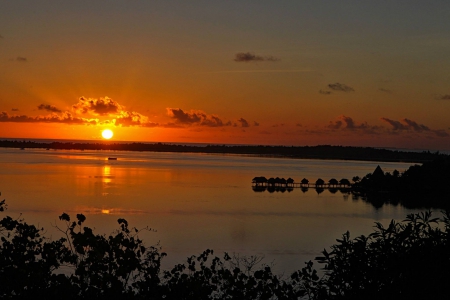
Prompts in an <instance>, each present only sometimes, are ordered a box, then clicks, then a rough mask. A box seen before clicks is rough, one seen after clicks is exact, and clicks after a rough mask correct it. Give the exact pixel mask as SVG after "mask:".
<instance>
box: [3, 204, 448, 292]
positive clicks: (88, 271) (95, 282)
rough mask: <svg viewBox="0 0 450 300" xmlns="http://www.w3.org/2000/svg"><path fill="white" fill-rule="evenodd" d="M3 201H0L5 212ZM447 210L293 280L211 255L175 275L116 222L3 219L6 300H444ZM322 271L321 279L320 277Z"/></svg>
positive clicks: (251, 262)
mask: <svg viewBox="0 0 450 300" xmlns="http://www.w3.org/2000/svg"><path fill="white" fill-rule="evenodd" d="M4 209H5V201H4V200H3V201H1V202H0V210H1V211H3V210H4ZM449 217H450V213H449V212H445V213H444V214H443V218H442V219H440V220H438V219H436V218H432V216H431V212H423V213H420V214H411V215H408V216H407V217H406V220H404V221H403V222H400V223H397V222H395V221H391V222H390V224H389V225H388V226H387V227H384V226H382V225H381V224H379V223H376V224H375V227H374V228H375V229H374V232H373V233H371V234H369V235H368V236H359V237H356V238H355V239H351V238H350V234H349V233H348V232H347V233H345V234H343V236H342V237H341V238H340V239H338V240H337V244H335V245H333V246H331V249H330V250H324V251H323V256H321V257H318V258H316V262H317V263H319V264H321V265H322V267H323V270H322V271H320V272H318V271H317V270H315V269H314V265H313V263H312V262H307V263H306V265H305V267H304V268H303V269H301V270H299V271H296V272H294V273H292V274H290V275H288V276H279V275H276V274H274V273H273V272H272V270H271V268H270V266H267V265H262V266H261V267H257V266H256V265H255V264H256V263H257V262H258V261H259V260H258V259H257V258H255V257H242V258H240V257H236V256H233V257H230V256H229V255H228V254H227V253H225V255H224V256H223V258H219V257H216V256H214V253H213V251H212V250H206V251H204V252H203V253H202V254H200V255H198V256H191V257H189V258H187V260H186V262H185V263H183V264H178V265H176V266H174V267H173V268H172V269H171V270H161V261H162V259H163V258H164V256H165V253H162V252H161V251H160V248H159V247H158V246H150V247H148V246H145V245H144V243H143V241H142V240H141V239H139V236H138V234H139V230H137V229H135V228H130V227H129V226H128V223H127V221H126V220H124V219H119V220H118V223H119V229H118V230H117V231H115V232H114V233H112V234H110V235H108V236H105V235H99V234H95V233H94V231H93V230H92V229H91V228H88V227H84V226H83V223H84V221H85V219H86V218H85V216H84V215H82V214H78V215H77V216H76V220H75V221H73V220H71V218H70V216H69V215H67V214H65V213H63V214H62V215H61V216H60V217H59V219H60V224H59V225H55V226H58V228H59V229H60V230H61V231H62V232H63V235H64V236H65V238H61V239H58V240H50V239H48V238H45V237H44V236H43V234H44V229H39V228H37V227H35V226H34V225H30V224H27V223H26V222H24V220H22V219H13V218H11V217H9V216H6V217H4V218H3V219H1V220H0V236H1V243H0V297H1V298H2V299H9V298H10V299H31V298H34V299H40V298H42V299H299V298H301V299H408V300H410V299H446V297H448V283H449V282H450V220H449ZM319 274H320V275H319Z"/></svg>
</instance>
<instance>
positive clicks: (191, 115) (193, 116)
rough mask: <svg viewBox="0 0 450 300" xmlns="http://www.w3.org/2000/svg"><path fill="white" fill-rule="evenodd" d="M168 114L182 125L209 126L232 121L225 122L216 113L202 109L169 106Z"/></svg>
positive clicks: (227, 124) (225, 124)
mask: <svg viewBox="0 0 450 300" xmlns="http://www.w3.org/2000/svg"><path fill="white" fill-rule="evenodd" d="M167 115H168V116H169V117H171V118H172V119H174V120H175V123H177V124H182V125H199V126H207V127H222V126H230V125H231V122H223V121H222V119H220V118H219V117H218V116H216V115H208V114H206V113H205V112H203V111H201V110H191V111H190V112H185V111H183V110H182V109H181V108H167Z"/></svg>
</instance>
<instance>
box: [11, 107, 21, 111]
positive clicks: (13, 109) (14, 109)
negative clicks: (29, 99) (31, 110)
mask: <svg viewBox="0 0 450 300" xmlns="http://www.w3.org/2000/svg"><path fill="white" fill-rule="evenodd" d="M11 111H19V109H18V108H12V109H11Z"/></svg>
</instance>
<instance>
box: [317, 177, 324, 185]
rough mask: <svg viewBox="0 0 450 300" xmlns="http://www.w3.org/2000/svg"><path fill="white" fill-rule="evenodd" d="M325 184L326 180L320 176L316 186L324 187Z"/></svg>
mask: <svg viewBox="0 0 450 300" xmlns="http://www.w3.org/2000/svg"><path fill="white" fill-rule="evenodd" d="M324 184H325V181H323V179H322V178H319V179H317V180H316V187H323V185H324Z"/></svg>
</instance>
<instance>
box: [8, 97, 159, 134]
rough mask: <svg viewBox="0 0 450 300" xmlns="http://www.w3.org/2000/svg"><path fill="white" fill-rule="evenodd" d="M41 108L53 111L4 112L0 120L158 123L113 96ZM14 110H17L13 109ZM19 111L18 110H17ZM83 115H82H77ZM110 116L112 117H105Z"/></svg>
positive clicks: (150, 125)
mask: <svg viewBox="0 0 450 300" xmlns="http://www.w3.org/2000/svg"><path fill="white" fill-rule="evenodd" d="M37 108H38V109H39V110H45V111H48V112H51V114H50V115H47V116H36V117H30V116H26V115H9V114H7V113H6V112H2V113H1V115H0V122H28V123H37V122H41V123H67V124H80V125H81V124H85V125H94V124H113V125H115V126H124V127H125V126H141V127H156V126H159V124H158V123H153V122H150V121H149V120H148V117H147V116H144V115H142V114H140V113H138V112H134V111H127V110H125V107H124V106H122V105H120V104H119V103H117V102H116V101H113V100H112V99H111V98H108V97H104V98H100V99H93V98H85V97H80V98H79V99H78V103H76V104H75V105H73V106H72V109H73V111H64V112H63V111H61V110H60V109H58V108H57V107H55V106H53V105H49V104H40V105H38V106H37ZM13 111H15V110H14V109H13ZM16 111H18V110H16ZM77 115H81V116H77ZM83 115H94V116H102V117H103V119H102V120H99V119H98V118H85V117H82V116H83ZM104 117H109V118H110V119H106V120H105V119H104Z"/></svg>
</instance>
